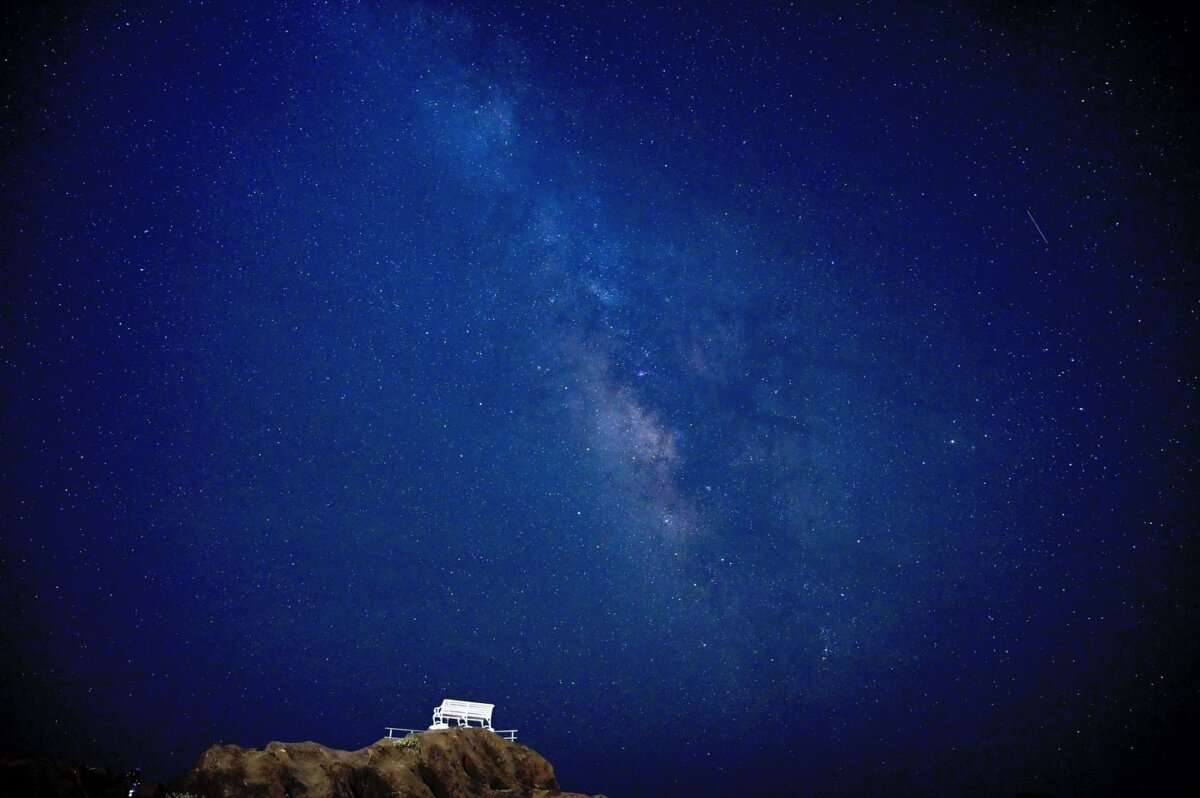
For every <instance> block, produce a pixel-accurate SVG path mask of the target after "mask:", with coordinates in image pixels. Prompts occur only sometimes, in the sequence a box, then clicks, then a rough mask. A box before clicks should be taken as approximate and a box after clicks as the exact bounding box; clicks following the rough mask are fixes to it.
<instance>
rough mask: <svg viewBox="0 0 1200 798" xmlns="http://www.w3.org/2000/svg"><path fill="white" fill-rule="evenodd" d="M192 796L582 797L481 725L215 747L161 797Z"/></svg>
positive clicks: (527, 751) (533, 756) (536, 758)
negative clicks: (343, 742)
mask: <svg viewBox="0 0 1200 798" xmlns="http://www.w3.org/2000/svg"><path fill="white" fill-rule="evenodd" d="M171 793H185V794H186V793H190V794H192V795H193V796H197V798H553V797H556V796H562V798H587V797H586V796H583V795H581V794H579V793H564V792H562V791H561V790H559V787H558V781H557V779H556V778H555V776H554V768H553V766H551V764H550V763H549V762H547V761H546V760H545V759H544V758H542V756H541V755H540V754H538V753H537V752H536V751H534V750H533V749H531V748H527V747H525V746H524V745H521V744H519V743H511V742H508V741H506V740H503V739H501V738H500V737H497V736H496V735H494V734H492V733H490V732H487V731H483V730H482V729H447V730H444V731H433V732H426V733H424V734H421V735H419V736H417V737H414V738H410V739H409V740H408V741H405V743H404V744H401V745H398V744H396V742H395V741H393V740H388V739H383V740H379V741H378V742H376V743H373V744H372V745H369V746H367V747H366V748H361V749H359V750H357V751H339V750H336V749H333V748H326V747H325V746H323V745H319V744H318V743H312V742H305V743H270V744H269V745H267V747H266V748H265V749H261V750H260V749H256V748H241V747H239V746H236V745H215V746H213V747H212V748H209V749H208V750H207V751H205V752H204V754H203V755H201V757H200V760H199V761H198V762H197V763H196V766H195V767H194V768H192V770H190V771H189V772H188V773H186V774H185V775H184V776H182V777H180V778H179V779H176V780H174V781H172V782H169V783H168V784H167V785H164V787H163V788H162V790H161V791H160V795H163V796H165V795H169V794H171Z"/></svg>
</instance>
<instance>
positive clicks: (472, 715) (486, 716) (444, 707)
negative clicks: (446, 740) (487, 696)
mask: <svg viewBox="0 0 1200 798" xmlns="http://www.w3.org/2000/svg"><path fill="white" fill-rule="evenodd" d="M495 708H496V705H495V704H480V703H478V702H475V701H458V700H455V699H453V698H446V699H443V701H442V703H441V704H440V705H439V706H436V707H434V708H433V725H432V726H430V727H429V728H431V729H448V728H450V723H451V722H452V721H453V723H454V725H455V726H472V725H476V726H478V727H479V728H481V729H487V730H488V731H495V729H493V728H492V710H493V709H495Z"/></svg>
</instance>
